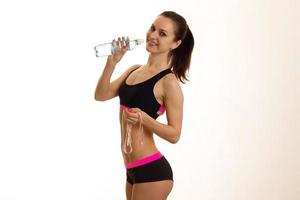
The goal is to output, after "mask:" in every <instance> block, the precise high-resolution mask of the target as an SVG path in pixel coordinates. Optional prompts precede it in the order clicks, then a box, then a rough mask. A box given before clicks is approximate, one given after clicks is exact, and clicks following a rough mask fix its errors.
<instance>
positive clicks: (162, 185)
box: [95, 16, 183, 200]
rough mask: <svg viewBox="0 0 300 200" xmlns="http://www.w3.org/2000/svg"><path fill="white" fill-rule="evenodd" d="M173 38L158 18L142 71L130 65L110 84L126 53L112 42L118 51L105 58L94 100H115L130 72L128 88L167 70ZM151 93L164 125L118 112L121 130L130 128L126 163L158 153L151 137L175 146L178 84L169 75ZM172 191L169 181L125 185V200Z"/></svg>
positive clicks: (154, 199)
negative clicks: (141, 134)
mask: <svg viewBox="0 0 300 200" xmlns="http://www.w3.org/2000/svg"><path fill="white" fill-rule="evenodd" d="M174 37H175V36H174V25H173V22H172V21H171V20H170V19H169V18H166V17H163V16H158V17H157V18H156V20H155V21H154V22H153V24H152V25H151V27H150V29H149V30H148V32H147V43H146V49H147V51H148V52H149V57H148V61H147V63H146V64H145V65H143V66H142V67H140V65H134V66H132V67H130V68H128V69H127V70H126V71H125V72H124V73H123V74H122V75H121V76H120V77H119V78H117V79H116V80H114V81H113V82H110V78H111V75H112V73H113V71H114V68H115V66H116V64H117V63H118V62H119V61H120V60H121V59H122V57H123V56H124V55H125V53H126V51H127V49H126V47H125V46H124V45H123V44H124V39H125V38H124V37H123V38H119V39H118V41H115V42H116V43H117V44H118V45H119V46H120V47H121V49H122V50H121V52H119V53H117V54H113V55H111V56H109V57H108V59H107V63H106V66H105V68H104V70H103V73H102V75H101V77H100V79H99V82H98V84H97V88H96V91H95V99H96V100H99V101H105V100H109V99H112V98H114V97H116V96H118V89H119V87H120V85H121V83H122V82H123V81H124V80H125V79H126V77H127V76H128V75H129V73H130V72H131V71H132V70H134V69H136V70H135V71H134V72H132V73H131V74H130V75H129V76H128V78H127V79H126V83H127V84H128V85H134V84H136V83H140V82H143V81H145V80H147V79H149V78H151V77H152V76H154V75H155V74H157V73H159V72H161V71H162V70H164V69H167V68H169V67H170V66H169V65H168V53H169V51H170V50H172V49H175V48H177V47H178V46H179V45H180V43H181V41H180V40H179V41H174ZM153 91H154V95H155V98H156V100H157V101H158V102H159V103H160V104H161V105H164V106H165V108H166V116H167V122H168V123H167V124H163V123H160V122H158V121H156V120H154V119H153V118H152V117H150V116H149V115H148V114H147V113H145V112H143V111H142V110H140V109H139V108H132V110H131V111H130V112H129V111H127V110H122V109H120V123H121V126H124V124H126V123H125V122H128V123H132V124H134V126H133V129H132V149H133V151H132V153H130V154H125V153H124V152H123V151H122V154H123V159H124V161H125V162H126V163H127V162H132V161H135V160H139V159H143V158H145V157H147V156H150V155H152V154H154V153H156V152H158V151H159V150H158V149H157V147H156V145H155V141H154V139H153V134H156V135H157V136H159V137H160V138H162V139H164V140H167V141H169V142H170V143H176V142H177V141H178V140H179V138H180V134H181V127H182V118H183V94H182V90H181V88H180V85H179V81H178V80H177V78H176V77H175V75H174V74H173V73H170V74H167V75H166V76H164V77H163V78H162V79H160V80H159V81H158V82H157V83H156V84H155V86H154V90H153ZM123 112H125V113H123ZM138 112H140V113H141V114H142V119H143V121H142V123H143V127H144V144H143V145H141V144H139V143H138V139H137V134H135V133H136V132H137V130H138V122H139V118H138ZM123 114H124V115H123ZM159 114H162V113H159ZM122 115H123V117H122ZM125 128H126V127H125ZM124 136H125V131H121V139H122V140H121V141H122V143H121V148H122V145H123V141H124ZM172 188H173V181H171V180H165V181H157V182H147V183H138V184H134V185H131V184H129V183H127V182H126V197H127V200H140V199H143V200H148V199H149V200H150V199H151V200H164V199H167V196H168V195H169V193H170V192H171V190H172Z"/></svg>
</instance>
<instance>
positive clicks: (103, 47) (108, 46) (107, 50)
mask: <svg viewBox="0 0 300 200" xmlns="http://www.w3.org/2000/svg"><path fill="white" fill-rule="evenodd" d="M143 42H144V40H143V39H134V40H130V39H129V37H127V38H126V40H125V43H126V46H127V47H128V50H132V49H134V48H135V47H136V46H137V45H140V44H142V43H143ZM94 49H95V52H96V56H97V57H102V56H109V55H111V54H113V53H118V52H119V51H120V50H121V49H120V47H119V46H117V45H116V44H113V43H112V42H107V43H103V44H99V45H97V46H95V47H94Z"/></svg>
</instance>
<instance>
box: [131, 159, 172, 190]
mask: <svg viewBox="0 0 300 200" xmlns="http://www.w3.org/2000/svg"><path fill="white" fill-rule="evenodd" d="M126 170H127V172H126V176H127V182H128V183H130V184H134V183H145V182H154V181H162V180H172V181H173V171H172V168H171V166H170V164H169V162H168V161H167V159H166V158H165V157H164V156H162V157H161V158H159V159H158V160H155V161H153V162H150V163H147V164H144V165H141V166H138V167H133V168H129V169H126Z"/></svg>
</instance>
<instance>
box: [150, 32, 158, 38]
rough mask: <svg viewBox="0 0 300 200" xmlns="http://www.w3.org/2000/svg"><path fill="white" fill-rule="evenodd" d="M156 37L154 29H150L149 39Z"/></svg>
mask: <svg viewBox="0 0 300 200" xmlns="http://www.w3.org/2000/svg"><path fill="white" fill-rule="evenodd" d="M156 38H157V32H156V31H151V32H150V33H149V39H156Z"/></svg>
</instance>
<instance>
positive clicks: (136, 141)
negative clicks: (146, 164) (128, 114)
mask: <svg viewBox="0 0 300 200" xmlns="http://www.w3.org/2000/svg"><path fill="white" fill-rule="evenodd" d="M123 112H125V111H124V110H123V109H121V108H120V115H119V121H120V128H121V151H122V155H123V159H124V162H125V163H129V162H133V161H136V160H140V159H143V158H145V157H147V156H150V155H153V154H154V153H157V152H159V151H158V149H157V147H156V145H155V142H154V138H153V133H152V132H151V131H149V130H148V129H147V128H145V127H143V130H142V133H139V131H141V130H140V129H139V125H138V122H137V123H136V124H134V125H133V126H132V129H131V147H132V151H131V152H130V153H125V152H124V150H123V146H124V142H125V136H126V129H127V126H128V123H127V121H126V119H124V118H125V117H123V116H124V115H123ZM138 134H142V140H143V141H142V143H141V142H140V137H139V135H138Z"/></svg>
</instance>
